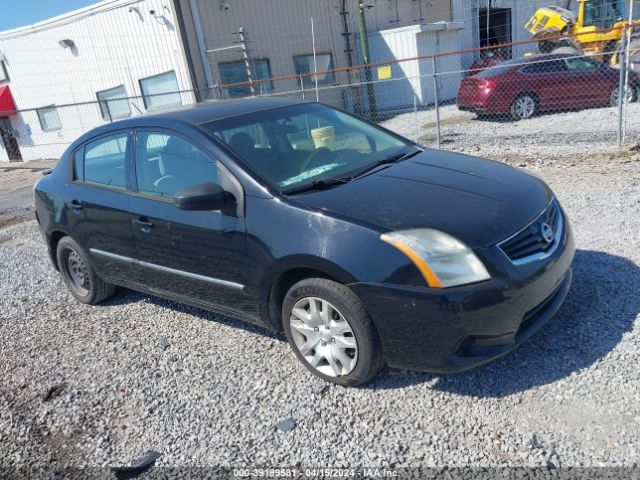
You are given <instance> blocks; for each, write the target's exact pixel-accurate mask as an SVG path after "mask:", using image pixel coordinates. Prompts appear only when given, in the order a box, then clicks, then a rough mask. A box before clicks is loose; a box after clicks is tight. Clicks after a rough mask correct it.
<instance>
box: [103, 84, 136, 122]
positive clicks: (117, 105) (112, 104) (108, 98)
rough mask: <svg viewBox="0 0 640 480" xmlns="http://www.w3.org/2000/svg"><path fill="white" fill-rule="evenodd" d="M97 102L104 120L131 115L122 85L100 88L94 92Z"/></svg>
mask: <svg viewBox="0 0 640 480" xmlns="http://www.w3.org/2000/svg"><path fill="white" fill-rule="evenodd" d="M96 96H97V97H98V103H99V105H100V113H101V114H102V118H104V119H105V120H109V121H111V120H114V119H116V118H124V117H128V116H129V115H131V109H130V108H129V100H127V98H126V97H127V92H126V90H125V89H124V85H120V86H119V87H114V88H110V89H109V90H102V91H101V92H98V93H96Z"/></svg>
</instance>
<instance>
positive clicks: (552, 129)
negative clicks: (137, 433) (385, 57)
mask: <svg viewBox="0 0 640 480" xmlns="http://www.w3.org/2000/svg"><path fill="white" fill-rule="evenodd" d="M504 51H505V48H504V45H501V46H496V47H493V48H482V49H478V50H476V51H474V52H472V53H473V54H474V55H475V56H476V57H477V60H476V61H475V62H474V63H473V64H472V65H470V67H469V68H467V69H461V68H460V65H461V63H462V62H461V61H460V57H461V55H462V54H463V53H462V52H450V53H444V54H439V55H432V56H424V57H417V58H411V59H399V60H394V61H391V62H382V63H378V64H371V65H367V66H358V67H350V68H342V69H333V70H328V71H322V72H320V71H317V72H313V73H309V74H305V75H297V76H296V75H291V76H287V77H280V78H269V79H264V80H257V81H254V82H253V83H254V84H253V85H252V87H253V88H251V89H249V88H247V84H246V82H243V83H238V84H227V85H221V86H218V87H215V88H212V89H208V90H206V91H182V92H164V93H160V94H157V95H156V96H157V97H158V98H157V99H156V101H152V102H150V101H149V99H148V98H142V97H122V98H111V99H109V100H105V101H101V102H98V101H96V102H84V103H76V104H70V105H57V106H50V107H45V108H40V109H35V110H22V111H17V112H0V134H1V137H2V142H1V144H0V147H3V148H0V161H21V160H37V159H48V158H52V159H55V158H58V157H59V156H60V155H61V154H62V152H63V151H64V150H65V148H66V147H67V146H68V145H69V144H70V143H71V142H72V141H73V140H75V139H76V138H77V137H79V136H80V135H82V134H83V133H85V132H87V131H89V130H91V129H93V128H95V127H98V126H100V125H104V124H106V123H110V122H113V121H116V120H119V119H123V118H129V117H132V116H136V115H143V114H148V113H154V112H155V111H161V110H164V109H170V108H175V107H179V106H188V105H192V104H195V103H197V102H199V101H218V100H222V99H228V98H238V97H244V96H251V90H253V91H254V92H255V96H285V97H294V98H300V99H306V100H311V101H320V102H323V103H326V104H329V105H332V106H335V107H338V108H341V109H343V110H346V111H348V112H351V113H354V114H356V115H358V116H360V117H363V118H366V119H369V120H371V121H374V122H377V123H379V124H381V125H382V126H384V127H386V128H389V129H391V130H393V131H395V132H397V133H399V134H401V135H404V136H406V137H408V138H410V139H412V140H414V141H416V142H418V143H420V144H423V145H425V146H429V147H434V148H443V149H451V150H457V151H462V152H467V153H471V154H479V155H485V156H489V157H491V158H498V159H501V158H509V157H528V158H535V157H536V156H544V157H548V156H571V155H577V156H579V155H582V154H593V153H597V152H603V153H604V152H610V151H614V150H616V149H617V148H618V147H619V146H621V145H623V144H625V143H637V142H638V141H639V140H640V103H639V102H638V100H639V99H640V76H639V75H638V74H637V73H636V72H634V71H633V70H634V69H633V67H634V65H627V67H629V68H625V52H623V51H618V52H610V53H609V55H617V57H618V58H619V61H618V65H615V66H612V65H611V64H610V63H611V62H607V61H599V60H602V59H598V58H596V57H592V56H587V55H582V54H579V53H577V52H576V51H566V52H564V53H563V52H562V51H560V52H556V53H552V54H534V55H529V56H525V57H519V58H512V59H506V58H505V57H506V55H505V56H503V55H502V54H501V52H504ZM464 53H465V54H468V53H469V52H464ZM620 65H622V67H620ZM149 105H153V109H148V108H147V107H148V106H149ZM8 117H11V119H12V121H11V122H9V121H8Z"/></svg>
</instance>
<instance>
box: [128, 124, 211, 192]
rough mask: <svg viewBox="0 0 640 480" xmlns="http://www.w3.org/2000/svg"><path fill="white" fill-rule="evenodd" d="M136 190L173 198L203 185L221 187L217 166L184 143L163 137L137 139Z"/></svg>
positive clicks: (146, 135)
mask: <svg viewBox="0 0 640 480" xmlns="http://www.w3.org/2000/svg"><path fill="white" fill-rule="evenodd" d="M136 177H137V182H138V190H139V191H141V192H145V193H150V194H152V195H158V196H161V197H172V196H174V195H175V194H176V193H178V192H181V191H182V190H185V189H187V188H189V187H193V186H194V185H198V184H200V183H205V182H213V183H220V181H219V179H218V169H217V162H216V161H215V160H213V159H211V158H209V157H208V156H207V155H206V154H204V153H203V152H202V151H201V150H199V149H198V148H197V147H195V146H193V145H192V144H191V143H189V142H187V141H186V140H184V139H182V138H180V137H177V136H174V135H168V134H165V133H155V132H139V133H138V135H137V136H136Z"/></svg>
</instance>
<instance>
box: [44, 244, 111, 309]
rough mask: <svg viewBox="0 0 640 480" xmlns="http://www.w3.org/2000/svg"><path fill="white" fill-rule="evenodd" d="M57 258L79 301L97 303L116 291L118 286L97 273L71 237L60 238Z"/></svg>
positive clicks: (88, 303)
mask: <svg viewBox="0 0 640 480" xmlns="http://www.w3.org/2000/svg"><path fill="white" fill-rule="evenodd" d="M56 258H57V260H58V268H59V270H60V274H61V275H62V280H63V281H64V283H65V285H66V286H67V288H68V289H69V291H70V292H71V295H73V296H74V298H75V299H76V300H78V301H79V302H81V303H86V304H87V305H95V304H97V303H100V302H102V301H103V300H106V299H107V298H109V297H111V296H113V294H114V293H115V291H116V286H115V285H113V284H111V283H107V282H105V281H103V280H102V279H101V278H100V277H99V276H98V275H97V274H96V272H95V270H94V269H93V267H92V266H91V263H90V262H89V256H88V255H87V254H86V253H85V251H84V250H83V249H82V248H81V247H80V245H78V244H77V243H76V242H75V241H74V240H73V239H72V238H71V237H63V238H62V239H60V241H59V242H58V248H57V250H56Z"/></svg>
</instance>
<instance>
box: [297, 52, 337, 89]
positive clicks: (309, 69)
mask: <svg viewBox="0 0 640 480" xmlns="http://www.w3.org/2000/svg"><path fill="white" fill-rule="evenodd" d="M293 64H294V66H295V68H296V73H297V74H298V75H304V77H302V81H303V82H304V85H305V86H311V85H315V82H316V81H315V78H314V76H313V75H307V74H309V73H313V72H314V68H313V55H297V56H295V57H293ZM316 67H317V71H318V72H319V73H318V83H319V84H321V85H325V84H328V83H331V82H333V81H334V80H335V76H334V74H333V72H328V73H322V72H327V71H328V70H333V59H332V58H331V54H330V53H318V54H316Z"/></svg>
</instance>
